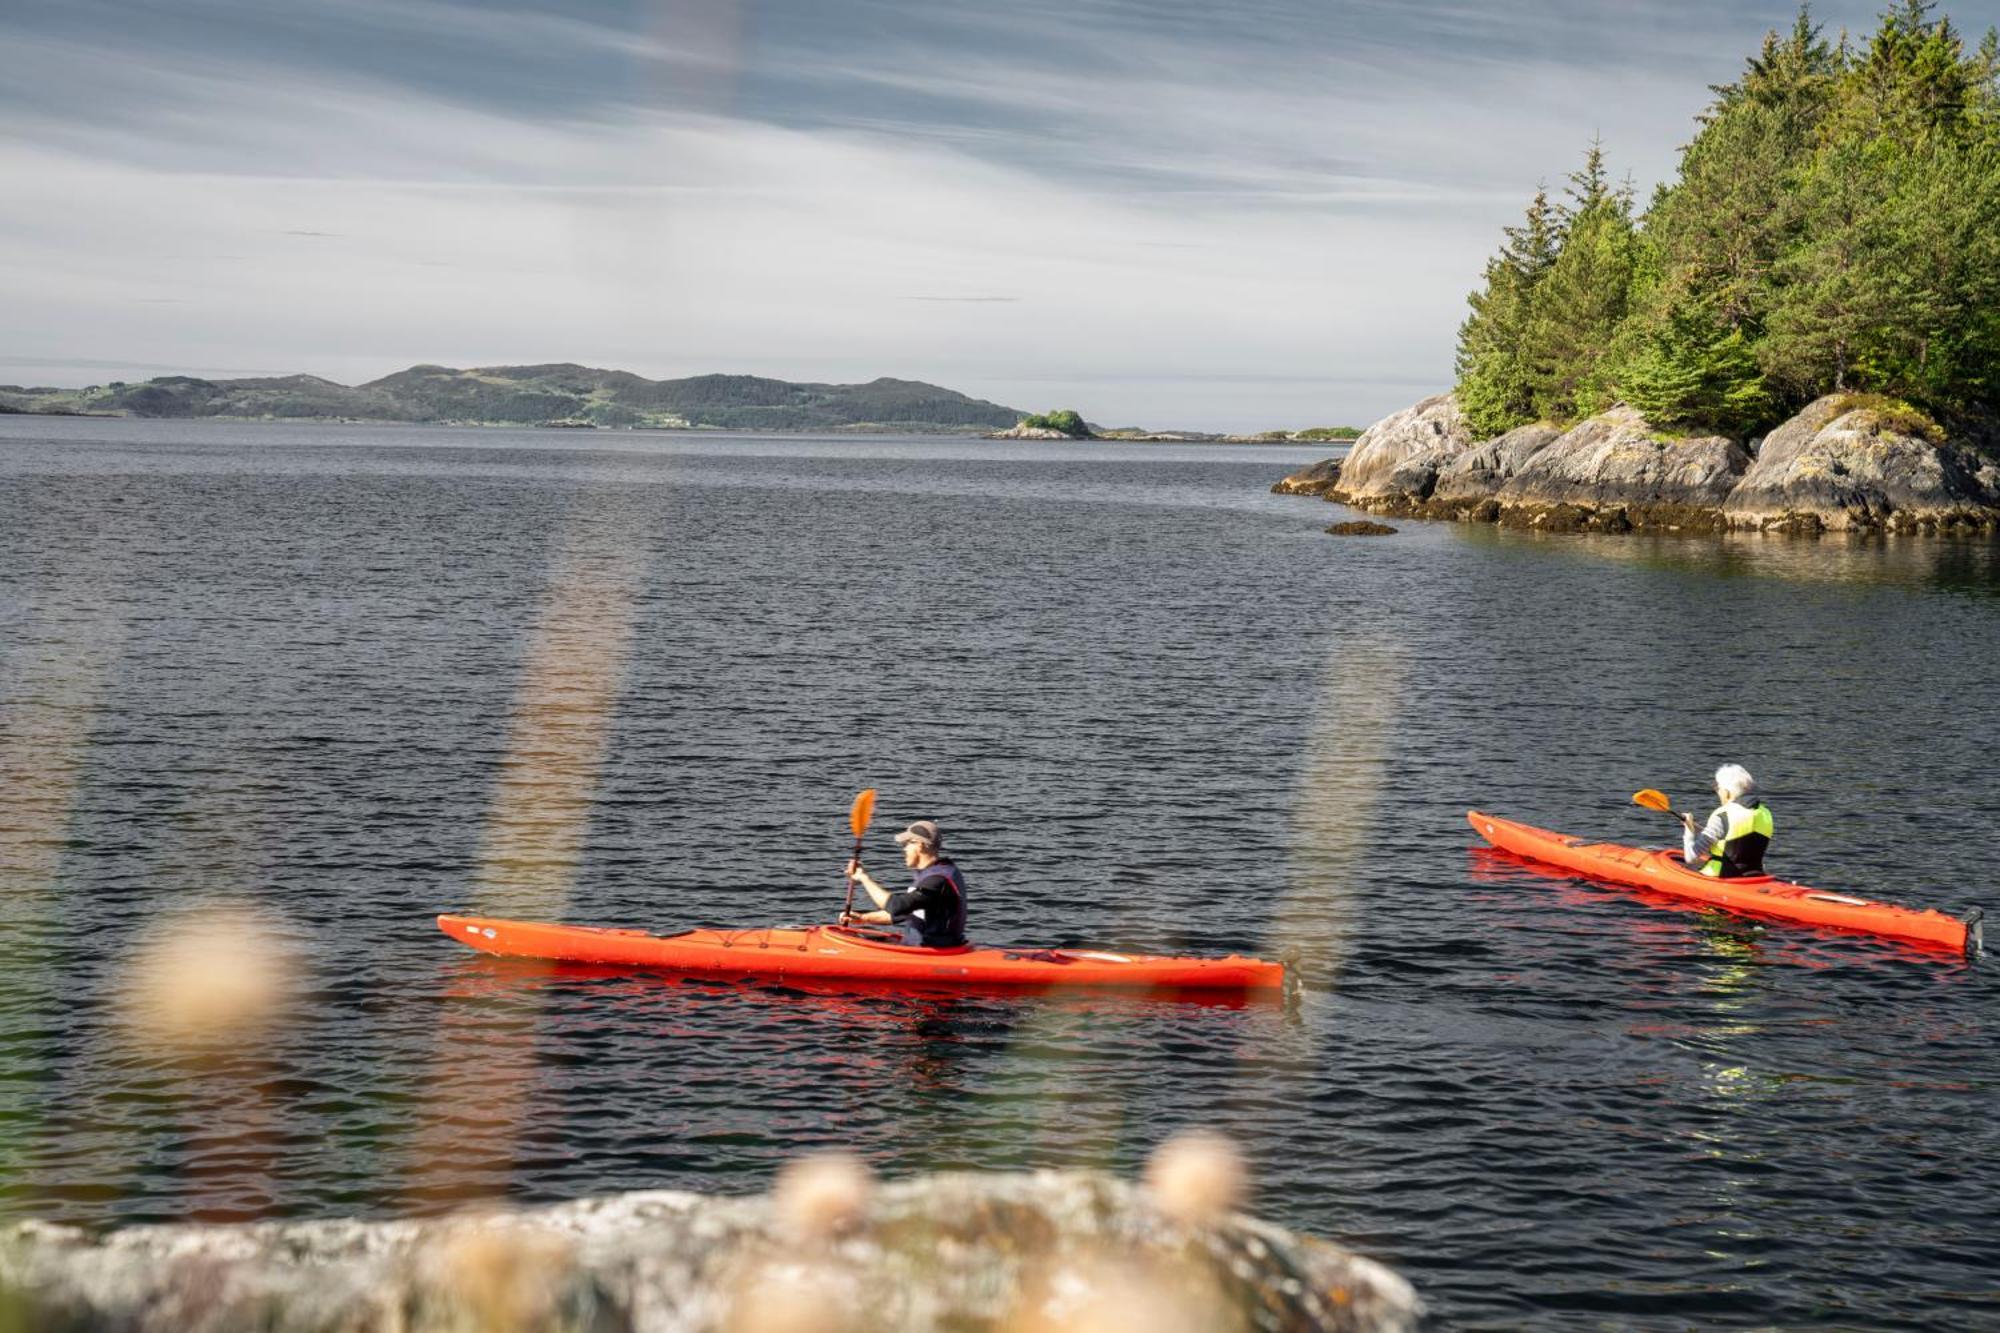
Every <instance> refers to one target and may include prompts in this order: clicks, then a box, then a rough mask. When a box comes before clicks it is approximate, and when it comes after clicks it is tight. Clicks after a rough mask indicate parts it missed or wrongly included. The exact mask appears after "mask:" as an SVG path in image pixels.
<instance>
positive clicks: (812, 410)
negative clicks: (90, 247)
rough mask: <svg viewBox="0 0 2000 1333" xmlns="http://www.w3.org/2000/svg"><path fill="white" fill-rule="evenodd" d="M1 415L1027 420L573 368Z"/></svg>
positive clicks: (411, 375) (495, 421) (0, 390)
mask: <svg viewBox="0 0 2000 1333" xmlns="http://www.w3.org/2000/svg"><path fill="white" fill-rule="evenodd" d="M0 411H11V412H34V413H42V414H56V415H62V414H67V415H85V416H124V417H179V418H189V417H207V418H227V417H235V418H247V419H251V420H262V421H272V420H276V421H396V422H415V423H421V424H433V425H477V426H566V427H579V428H580V427H591V426H599V427H614V428H615V427H628V428H642V429H662V430H676V429H678V430H701V429H709V430H749V431H757V430H764V431H896V432H904V431H910V432H916V431H922V432H926V433H937V434H953V433H967V434H976V433H979V432H983V431H990V430H999V429H1005V428H1006V427H1009V426H1012V425H1013V424H1014V423H1015V422H1017V421H1019V420H1020V419H1021V418H1022V416H1024V415H1025V414H1024V413H1021V412H1017V411H1015V410H1014V409H1013V408H1011V407H1003V406H1001V405H1000V404H999V403H989V402H986V401H985V400H983V399H979V398H969V397H967V396H966V395H964V394H962V393H955V392H953V391H952V390H950V389H943V388H939V387H938V386H937V385H935V384H923V383H920V382H918V381H915V380H896V379H876V380H870V381H869V382H868V383H866V384H793V383H790V382H788V381H785V380H774V379H765V378H763V377H761V376H757V375H696V376H694V377H692V378H689V379H677V380H649V379H646V378H644V377H643V376H640V375H634V374H631V373H629V372H627V371H622V370H599V369H596V368H594V367H591V366H579V365H572V364H568V363H564V364H558V365H539V366H481V367H477V368H474V369H470V370H456V369H453V368H452V367H449V366H411V367H410V368H409V369H408V370H400V371H397V372H396V373H395V374H393V375H385V376H383V377H382V378H381V379H378V380H370V381H368V382H367V383H366V384H358V385H352V386H350V385H346V384H337V383H335V382H334V381H332V380H328V379H321V378H320V377H319V376H317V375H281V376H274V377H266V378H259V379H226V380H207V379H196V378H194V377H192V376H188V375H167V376H163V377H161V378H158V379H151V380H147V381H145V382H144V383H138V384H127V383H124V382H122V381H114V382H112V383H110V384H99V385H92V386H91V387H90V388H87V389H52V388H22V387H20V386H17V385H0Z"/></svg>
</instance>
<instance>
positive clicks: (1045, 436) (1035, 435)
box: [986, 421, 1096, 440]
mask: <svg viewBox="0 0 2000 1333" xmlns="http://www.w3.org/2000/svg"><path fill="white" fill-rule="evenodd" d="M986 438H987V439H989V440H1090V439H1095V438H1096V437H1095V436H1093V435H1072V434H1070V433H1069V432H1068V431H1066V430H1057V429H1056V428H1055V427H1053V426H1030V425H1029V424H1028V423H1026V422H1025V421H1022V422H1016V423H1015V424H1014V425H1012V426H1009V427H1008V428H1007V429H1006V430H1000V431H994V432H993V433H992V434H990V435H988V436H987V437H986Z"/></svg>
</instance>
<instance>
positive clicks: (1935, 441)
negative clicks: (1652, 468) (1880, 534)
mask: <svg viewBox="0 0 2000 1333" xmlns="http://www.w3.org/2000/svg"><path fill="white" fill-rule="evenodd" d="M1996 483H2000V468H1996V467H1995V466H1994V465H1993V464H1992V463H1990V462H1987V461H1986V460H1984V459H1982V458H1981V457H1979V456H1978V455H1977V454H1975V453H1973V452H1971V451H1970V450H1964V449H1958V448H1954V447H1952V446H1950V445H1949V444H1947V443H1946V442H1945V440H1944V433H1943V431H1942V429H1941V428H1940V427H1939V426H1938V425H1937V423H1935V422H1933V421H1931V420H1930V419H1928V418H1927V417H1924V416H1923V415H1922V414H1920V413H1918V412H1916V411H1915V410H1914V409H1912V408H1909V407H1906V406H1903V405H1901V404H1898V403H1894V402H1890V401H1886V400H1883V399H1878V398H1868V397H1862V396H1859V395H1852V394H1830V395H1828V396H1827V397H1824V398H1821V399H1819V400H1818V401H1816V402H1814V403H1812V404H1811V405H1809V406H1808V407H1807V408H1806V409H1805V410H1804V411H1803V412H1800V413H1799V414H1798V415H1797V416H1795V417H1793V418H1792V419H1791V420H1790V421H1787V422H1786V423H1785V424H1784V425H1782V426H1780V427H1778V428H1777V429H1776V430H1774V431H1772V432H1771V433H1770V435H1768V436H1766V437H1765V439H1764V444H1763V447H1762V448H1761V449H1760V450H1759V451H1758V454H1757V459H1756V461H1755V462H1754V463H1752V464H1751V466H1750V469H1749V471H1748V472H1747V473H1746V474H1745V475H1744V477H1743V481H1742V483H1741V484H1740V485H1738V486H1737V487H1736V489H1735V490H1734V491H1733V492H1731V493H1730V495H1729V497H1728V499H1727V500H1725V501H1724V502H1723V506H1722V510H1723V514H1724V516H1725V517H1726V519H1727V521H1728V523H1729V525H1730V526H1731V527H1733V528H1749V529H1754V530H1758V531H1777V532H1792V533H1818V532H1842V531H1869V532H1874V531H1884V530H1886V531H1892V532H1911V531H1936V530H1939V529H1952V528H1973V529H1977V528H1992V527H1994V526H1995V525H1996V524H2000V485H1997V484H1996Z"/></svg>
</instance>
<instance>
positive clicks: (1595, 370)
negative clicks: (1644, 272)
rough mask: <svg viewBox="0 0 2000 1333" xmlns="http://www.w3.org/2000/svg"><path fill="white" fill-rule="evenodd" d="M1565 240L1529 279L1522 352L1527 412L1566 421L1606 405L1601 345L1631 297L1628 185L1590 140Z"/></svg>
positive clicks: (1573, 177) (1563, 211) (1573, 186)
mask: <svg viewBox="0 0 2000 1333" xmlns="http://www.w3.org/2000/svg"><path fill="white" fill-rule="evenodd" d="M1559 216H1560V217H1561V219H1562V224H1563V242H1562V248H1561V250H1560V252H1559V253H1558V254H1557V255H1556V259H1555V262H1554V263H1553V264H1551V265H1550V266H1549V269H1548V272H1547V273H1546V274H1545V275H1544V276H1543V277H1542V279H1541V281H1540V282H1538V283H1536V284H1535V289H1534V293H1533V296H1532V298H1531V299H1530V302H1529V317H1528V325H1527V329H1526V331H1525V334H1524V336H1523V339H1522V359H1523V362H1524V364H1525V368H1526V372H1527V375H1526V379H1527V387H1528V393H1529V397H1530V402H1531V404H1532V408H1533V417H1532V418H1531V419H1541V420H1547V421H1570V420H1574V419H1575V418H1577V417H1579V416H1588V415H1589V414H1591V413H1592V412H1596V411H1600V410H1602V409H1603V408H1605V407H1608V406H1610V405H1611V402H1612V401H1613V399H1614V397H1615V394H1614V391H1613V390H1612V388H1611V385H1610V382H1609V379H1608V376H1607V374H1606V372H1607V370H1608V365H1607V357H1606V353H1607V351H1608V350H1609V348H1610V346H1611V341H1612V336H1613V334H1614V333H1615V331H1616V329H1617V327H1618V324H1619V322H1620V321H1621V320H1623V319H1624V318H1625V314H1626V311H1627V309H1628V307H1629V304H1630V300H1631V291H1632V281H1633V276H1634V272H1635V261H1636V259H1637V247H1636V245H1635V241H1634V236H1633V230H1632V193H1631V189H1630V187H1629V186H1623V187H1618V188H1614V187H1612V185H1611V183H1610V179H1609V176H1608V174H1607V173H1606V171H1605V165H1604V145H1603V144H1602V142H1601V141H1596V140H1593V141H1592V143H1591V145H1590V148H1589V151H1588V152H1587V153H1586V154H1585V156H1584V161H1583V165H1582V166H1581V167H1580V168H1578V169H1577V170H1576V171H1574V172H1572V173H1571V174H1570V178H1569V189H1568V190H1567V192H1566V196H1565V200H1564V203H1563V204H1562V205H1561V206H1560V212H1559Z"/></svg>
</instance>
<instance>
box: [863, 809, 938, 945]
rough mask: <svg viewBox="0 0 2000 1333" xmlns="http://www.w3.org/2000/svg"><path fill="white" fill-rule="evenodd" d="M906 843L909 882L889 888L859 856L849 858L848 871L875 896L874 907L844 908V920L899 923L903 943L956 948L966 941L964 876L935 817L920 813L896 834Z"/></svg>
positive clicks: (900, 840)
mask: <svg viewBox="0 0 2000 1333" xmlns="http://www.w3.org/2000/svg"><path fill="white" fill-rule="evenodd" d="M896 841H897V842H899V843H901V844H902V845H903V864H904V865H906V866H908V867H909V868H910V869H911V870H912V871H913V872H915V876H914V878H913V879H912V880H911V881H910V887H909V888H907V889H904V890H903V891H902V892H900V893H891V892H890V891H889V890H887V889H885V888H883V887H882V886H881V885H880V884H878V883H876V882H875V878H874V876H872V875H870V874H869V873H868V872H867V871H865V870H863V869H862V868H861V861H860V859H859V858H856V859H855V860H852V861H849V862H848V863H847V873H848V875H849V876H850V877H851V878H853V880H854V881H855V882H856V883H857V884H859V885H860V886H861V887H862V888H863V889H865V890H867V892H868V896H869V897H870V898H872V899H874V900H875V907H876V910H875V911H873V912H852V913H849V912H843V913H841V922H840V924H841V925H843V926H844V925H846V924H847V923H848V922H849V921H850V920H852V921H867V922H871V923H873V924H876V925H894V926H900V927H902V930H903V943H905V944H908V945H919V946H922V947H923V948H927V949H956V948H958V947H959V946H960V945H962V944H964V943H965V877H964V876H963V875H961V874H959V872H958V866H957V865H956V864H955V863H954V862H953V861H952V859H951V858H950V857H948V856H946V855H945V854H944V832H943V830H941V829H939V828H938V826H937V823H936V821H935V820H930V819H919V820H918V821H917V822H916V823H914V824H912V825H910V826H909V827H908V828H906V829H904V830H903V831H902V832H901V833H898V834H897V835H896Z"/></svg>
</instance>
